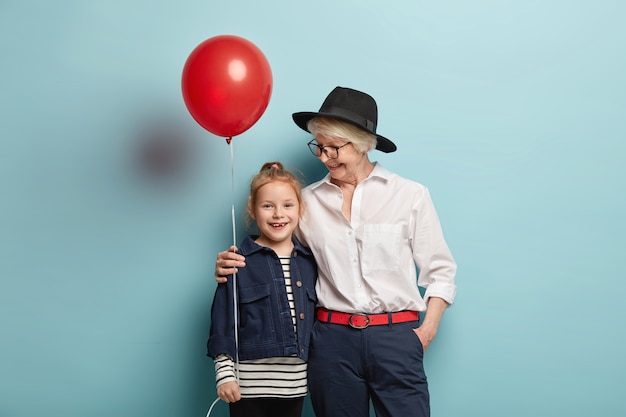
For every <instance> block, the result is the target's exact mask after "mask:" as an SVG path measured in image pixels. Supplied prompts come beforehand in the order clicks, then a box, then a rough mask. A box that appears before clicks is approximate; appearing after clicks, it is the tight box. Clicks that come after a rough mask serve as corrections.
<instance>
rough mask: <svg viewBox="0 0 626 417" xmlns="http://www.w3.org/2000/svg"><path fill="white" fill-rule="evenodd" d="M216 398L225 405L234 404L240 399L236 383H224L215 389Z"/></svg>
mask: <svg viewBox="0 0 626 417" xmlns="http://www.w3.org/2000/svg"><path fill="white" fill-rule="evenodd" d="M217 396H218V397H220V398H221V399H222V400H223V401H225V402H227V403H234V402H237V401H239V400H240V399H241V393H240V392H239V384H237V381H230V382H225V383H223V384H222V385H220V386H219V387H217Z"/></svg>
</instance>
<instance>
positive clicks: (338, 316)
mask: <svg viewBox="0 0 626 417" xmlns="http://www.w3.org/2000/svg"><path fill="white" fill-rule="evenodd" d="M316 313H317V319H318V320H319V321H323V322H324V323H332V324H343V325H344V326H350V327H353V328H355V329H365V328H366V327H369V326H380V325H382V324H394V323H405V322H407V321H417V320H419V318H420V316H419V312H417V311H398V312H396V313H380V314H365V313H354V314H350V313H342V312H340V311H330V310H326V309H325V308H318V309H317V312H316Z"/></svg>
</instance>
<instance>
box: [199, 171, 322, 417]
mask: <svg viewBox="0 0 626 417" xmlns="http://www.w3.org/2000/svg"><path fill="white" fill-rule="evenodd" d="M300 189H301V186H300V183H299V182H298V180H297V179H296V177H295V176H294V175H293V174H292V173H290V172H288V171H286V170H285V169H284V168H283V166H282V164H281V163H280V162H268V163H266V164H264V165H263V167H262V168H261V171H260V172H259V173H258V174H257V175H256V176H255V177H254V178H253V179H252V182H251V184H250V196H249V197H248V214H249V215H250V217H251V218H252V219H254V220H255V221H256V224H257V227H258V229H259V234H258V235H250V236H247V237H246V238H245V239H244V240H243V242H242V243H241V247H240V249H239V253H240V254H242V255H244V256H245V257H246V265H247V266H246V268H242V269H241V270H240V272H238V273H237V276H236V284H237V288H236V294H237V306H238V312H237V314H235V311H234V306H233V304H234V303H233V292H234V289H233V281H235V280H233V279H232V277H229V279H228V281H227V282H226V283H224V284H219V285H218V287H217V289H216V291H215V298H214V299H213V306H212V309H211V333H210V337H209V341H208V343H207V347H208V355H209V356H210V357H212V358H213V359H214V360H215V373H216V382H217V394H218V396H219V397H220V398H221V399H222V400H224V401H226V402H227V403H229V407H230V415H231V417H251V416H254V417H263V416H267V417H270V416H271V417H299V416H300V415H301V413H302V406H303V402H304V397H305V396H306V394H307V375H306V374H307V372H306V368H307V365H306V360H307V358H308V351H309V337H310V333H311V327H312V326H313V321H314V315H315V305H316V302H317V298H316V296H315V281H316V279H317V267H316V265H315V260H314V259H313V255H312V254H311V252H310V250H309V249H308V248H305V247H303V246H302V245H301V244H300V242H298V240H297V239H296V238H295V237H294V236H293V232H294V231H295V230H296V228H297V227H298V220H299V218H300V215H301V214H302V212H303V209H304V206H303V202H302V196H301V193H300ZM235 317H237V320H238V322H237V323H235ZM235 325H237V334H238V337H235ZM237 355H238V356H237ZM237 358H238V360H237ZM237 365H238V369H236V367H237Z"/></svg>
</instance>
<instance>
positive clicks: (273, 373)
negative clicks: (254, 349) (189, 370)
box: [215, 257, 307, 398]
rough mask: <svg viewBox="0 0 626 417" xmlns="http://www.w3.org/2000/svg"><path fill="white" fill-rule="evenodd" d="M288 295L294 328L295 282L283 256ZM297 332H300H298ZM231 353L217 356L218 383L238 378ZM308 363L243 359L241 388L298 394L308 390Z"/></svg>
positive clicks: (251, 393)
mask: <svg viewBox="0 0 626 417" xmlns="http://www.w3.org/2000/svg"><path fill="white" fill-rule="evenodd" d="M280 263H281V265H282V267H283V274H284V277H285V287H286V290H287V299H288V301H289V307H290V310H291V319H292V321H293V326H294V330H295V331H296V332H297V327H296V308H295V304H294V299H293V289H292V286H291V270H290V265H289V257H281V258H280ZM296 334H297V333H296ZM236 368H237V367H236V364H235V362H234V361H233V359H232V358H231V357H230V356H228V355H218V356H217V358H215V380H216V383H217V386H218V387H219V386H220V385H222V384H224V383H226V382H230V381H236V380H237V369H236ZM306 368H307V364H306V362H305V361H303V360H302V359H300V358H298V357H297V356H289V357H277V358H263V359H254V360H247V361H240V362H239V390H240V392H241V397H242V398H262V397H264V398H269V397H271V398H296V397H303V396H305V395H306V393H307V380H306V376H307V375H306Z"/></svg>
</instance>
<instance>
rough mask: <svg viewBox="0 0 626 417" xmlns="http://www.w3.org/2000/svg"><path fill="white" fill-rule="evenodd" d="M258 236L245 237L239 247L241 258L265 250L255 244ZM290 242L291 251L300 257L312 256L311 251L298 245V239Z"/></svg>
mask: <svg viewBox="0 0 626 417" xmlns="http://www.w3.org/2000/svg"><path fill="white" fill-rule="evenodd" d="M258 238H259V236H258V235H250V236H246V238H245V239H244V240H243V242H241V246H240V247H239V253H241V254H242V255H243V256H248V255H250V254H252V253H255V252H258V251H260V250H265V249H267V247H265V246H261V245H259V244H257V243H256V242H255V240H256V239H258ZM291 241H292V242H293V250H294V251H296V252H300V253H301V254H302V255H308V256H312V255H313V253H312V252H311V249H309V248H307V247H306V246H304V245H302V244H301V243H300V241H299V240H298V239H296V238H295V237H292V238H291Z"/></svg>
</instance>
